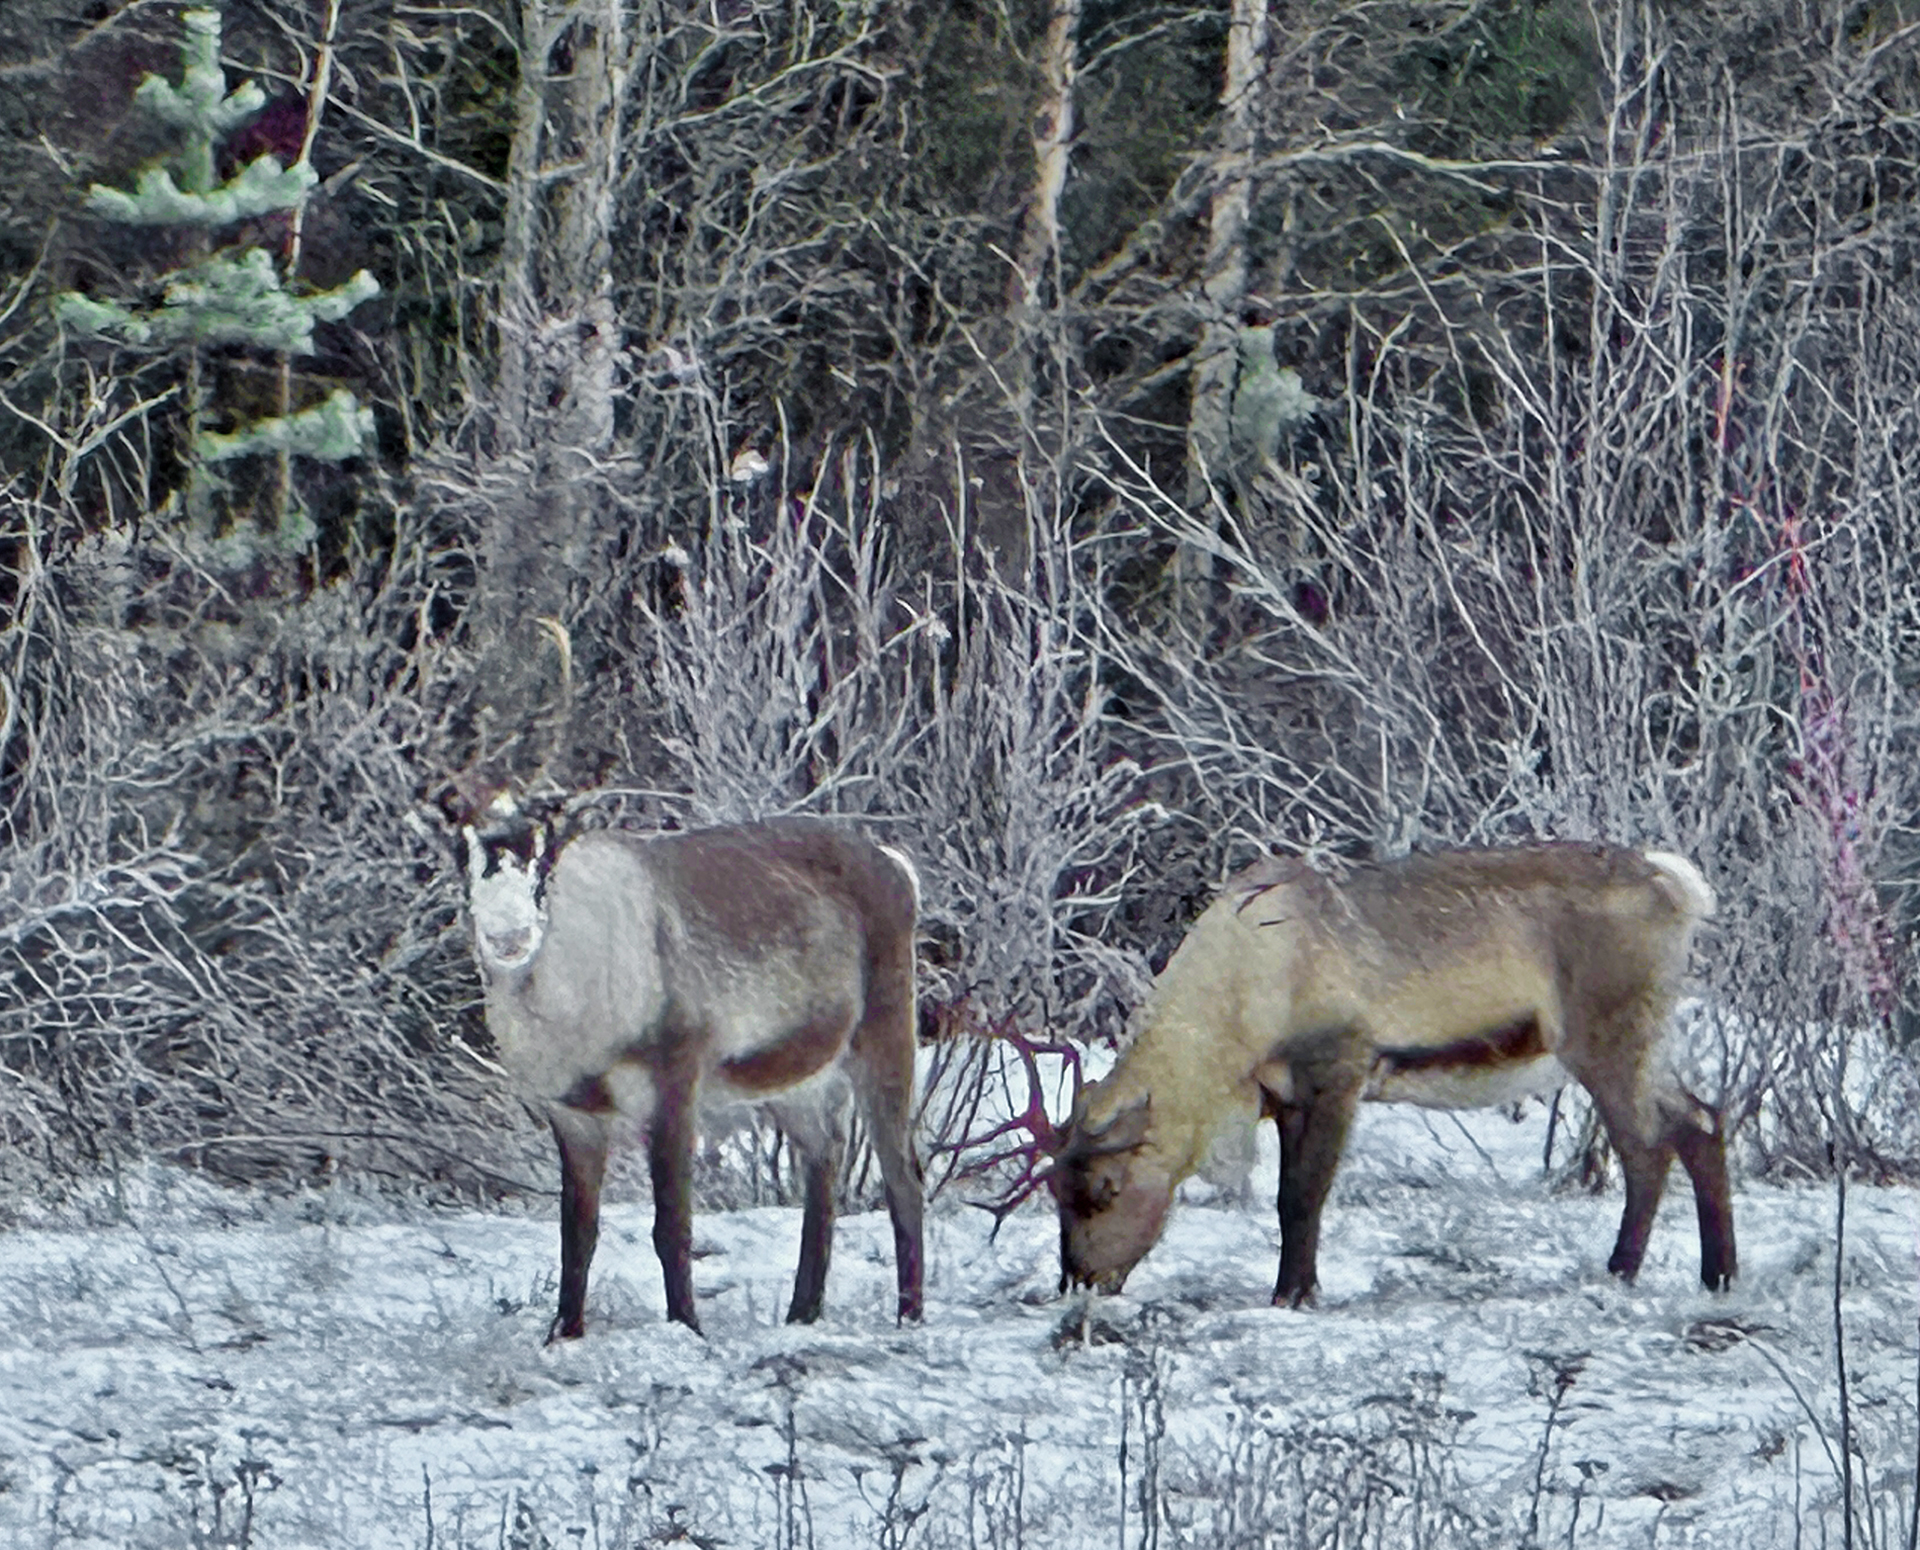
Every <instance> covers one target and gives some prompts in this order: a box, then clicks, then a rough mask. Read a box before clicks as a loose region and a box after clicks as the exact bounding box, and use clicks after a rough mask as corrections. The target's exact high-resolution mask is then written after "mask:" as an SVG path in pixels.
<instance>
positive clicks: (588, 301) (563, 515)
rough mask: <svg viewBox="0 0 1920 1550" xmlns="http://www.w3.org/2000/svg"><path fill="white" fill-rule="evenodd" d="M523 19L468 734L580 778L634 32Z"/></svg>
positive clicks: (548, 0) (604, 14)
mask: <svg viewBox="0 0 1920 1550" xmlns="http://www.w3.org/2000/svg"><path fill="white" fill-rule="evenodd" d="M521 17H522V21H523V31H522V39H521V78H520V84H519V88H518V91H517V92H516V94H515V100H514V109H515V119H514V137H513V146H512V150H511V153H510V156H509V163H508V167H509V190H508V196H507V209H506V232H505V235H504V241H503V254H502V270H501V276H500V315H499V324H498V337H499V365H498V376H497V379H496V383H495V397H494V404H493V410H494V418H493V434H494V441H493V450H494V454H495V459H496V465H495V468H494V474H495V486H496V490H497V492H498V493H497V495H495V496H494V498H491V499H490V500H489V503H488V515H487V518H486V521H485V528H484V536H483V540H482V560H483V564H484V574H483V577H482V582H481V588H482V590H481V594H480V597H479V599H478V601H477V605H476V609H475V616H474V630H475V640H476V643H477V645H478V648H479V653H480V664H479V674H478V682H477V684H476V686H475V687H476V694H477V696H478V700H477V704H476V728H475V730H476V731H477V733H478V736H479V748H478V749H477V756H478V759H479V761H480V762H481V763H483V764H484V765H486V766H487V767H488V769H489V773H491V774H493V775H495V776H496V777H501V778H504V777H509V776H510V777H515V778H519V779H523V780H524V779H527V778H530V777H531V776H532V775H534V774H535V773H543V774H547V775H551V776H552V777H553V778H555V779H558V780H560V781H562V782H563V783H564V782H567V781H569V780H570V779H575V778H578V776H579V775H580V773H581V772H579V771H576V770H572V769H570V768H569V767H568V766H569V763H570V760H571V756H572V750H571V749H570V748H569V746H568V733H569V726H570V723H571V701H572V690H573V672H572V660H571V649H570V645H569V642H570V640H571V638H572V629H573V625H574V623H575V621H576V620H577V619H578V617H579V615H580V613H581V612H582V610H583V608H584V607H585V605H586V603H587V601H588V599H589V596H590V594H591V590H592V586H593V581H594V577H595V574H596V571H597V572H598V573H600V574H604V573H605V567H604V566H596V565H595V563H594V561H595V556H596V554H597V553H598V552H599V551H600V550H601V548H602V546H603V543H604V541H605V540H607V539H608V538H609V537H610V536H611V534H610V531H609V530H610V529H611V528H612V526H613V525H614V513H615V512H616V511H617V509H618V507H617V502H616V501H615V500H614V499H613V498H612V497H613V496H614V494H615V491H614V488H613V486H612V484H611V482H610V480H609V468H610V463H611V453H612V447H613V428H614V421H613V405H614V392H615V388H616V380H615V370H616V367H617V365H618V356H619V345H620V331H619V327H618V319H617V318H616V317H615V314H614V308H613V301H612V297H611V269H612V243H613V230H614V221H615V200H616V194H617V190H618V174H619V152H620V138H619V132H620V115H621V104H622V102H623V100H624V98H625V95H626V85H627V79H628V75H629V72H630V69H631V65H632V59H631V54H632V47H633V43H632V37H633V34H632V32H631V31H630V29H629V25H628V16H627V12H626V0H524V3H523V6H522V9H521Z"/></svg>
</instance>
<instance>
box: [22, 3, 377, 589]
mask: <svg viewBox="0 0 1920 1550" xmlns="http://www.w3.org/2000/svg"><path fill="white" fill-rule="evenodd" d="M183 20H184V22H185V26H186V37H185V39H184V41H183V42H182V45H181V57H182V64H183V72H182V79H181V82H180V84H179V85H178V86H175V85H173V84H171V83H170V82H168V81H166V80H163V79H162V78H161V77H160V76H157V75H149V76H147V77H146V79H145V80H143V81H142V82H141V83H140V86H139V89H138V90H137V91H136V92H135V93H134V100H135V101H136V102H137V103H139V104H140V105H141V106H142V107H143V108H145V109H146V110H147V111H148V112H149V113H151V114H153V115H154V116H155V117H157V118H159V119H162V120H164V121H165V122H166V123H167V124H169V125H172V126H173V127H174V128H175V129H177V131H178V132H179V135H180V139H181V148H180V150H179V151H178V152H177V153H176V154H175V155H174V156H173V157H172V158H171V160H170V164H163V165H157V166H152V167H148V168H146V169H145V170H144V171H142V172H141V173H140V175H139V178H138V180H137V182H136V184H135V187H134V190H133V192H132V193H127V192H125V191H124V190H121V189H116V188H107V187H103V186H102V185H100V184H95V185H94V186H93V188H92V189H91V190H90V191H89V192H88V195H87V201H86V203H87V208H88V209H89V210H91V211H92V212H93V213H94V214H95V215H98V216H100V217H101V218H102V219H105V220H109V221H114V222H118V223H120V224H122V225H127V226H184V227H188V228H197V229H199V230H200V231H203V232H205V233H207V234H209V237H210V236H211V233H212V232H214V231H215V230H216V229H218V228H220V227H223V226H230V225H232V224H234V223H235V222H237V221H242V220H246V219H249V218H252V217H256V216H261V215H267V214H271V213H274V212H276V211H288V210H293V209H296V208H297V207H298V206H299V205H300V203H301V201H302V200H304V199H305V198H306V196H307V193H308V191H309V190H310V189H311V188H312V187H313V185H314V182H315V174H314V171H313V167H312V166H311V164H310V163H308V162H307V161H305V160H302V161H299V162H296V163H295V164H294V165H293V166H291V167H282V166H281V165H280V161H279V159H278V158H277V157H275V156H271V155H265V156H261V157H260V158H259V159H257V160H255V161H253V162H251V163H249V164H248V165H247V166H245V167H243V168H241V169H240V170H239V171H237V172H236V173H235V174H234V175H233V177H231V178H230V179H228V180H227V181H226V182H225V183H220V182H217V181H216V179H217V170H216V166H215V160H214V150H215V147H216V146H217V145H218V144H219V143H220V141H221V140H222V139H223V138H224V137H225V136H227V135H229V134H231V133H232V132H233V131H234V130H236V129H238V128H239V127H240V126H241V125H243V124H245V123H246V122H247V121H248V120H249V119H251V118H252V117H253V116H254V115H255V114H256V113H258V112H259V111H260V110H261V108H262V107H264V106H265V105H266V98H265V95H264V94H263V93H262V92H261V90H260V88H259V87H258V86H256V85H255V84H254V83H253V82H251V81H249V82H246V83H245V84H243V85H241V86H239V87H236V88H235V89H234V90H233V91H231V92H229V91H228V90H227V82H226V72H225V71H224V70H223V69H222V68H221V64H220V13H219V12H218V11H212V10H192V11H188V12H187V13H186V14H185V16H184V18H183ZM153 289H154V291H155V292H157V297H158V299H157V300H148V301H140V302H120V301H113V300H95V299H92V298H90V297H86V296H82V295H80V294H78V293H77V292H72V291H69V292H67V293H66V294H64V295H62V296H61V297H60V298H59V299H58V301H57V302H56V303H55V309H56V312H57V314H58V316H59V318H60V320H61V321H62V322H63V323H65V324H66V325H67V326H68V327H69V328H71V329H73V330H74V331H75V332H77V333H82V334H89V335H92V336H95V337H98V338H103V339H111V340H114V341H116V342H119V343H121V344H126V345H131V346H137V347H144V348H150V349H179V350H184V351H186V352H188V366H187V391H186V401H187V412H188V414H189V416H190V419H191V426H192V438H191V443H190V445H191V456H192V460H193V466H192V467H191V469H190V471H189V478H188V486H187V494H186V506H187V512H188V517H189V524H190V531H191V532H192V534H193V536H195V537H196V538H200V539H202V540H207V541H209V548H210V553H209V558H212V559H214V560H215V561H216V562H225V563H227V564H234V565H237V564H244V563H246V562H248V561H250V560H251V559H252V558H253V557H254V554H255V551H256V543H255V538H254V534H253V532H252V531H250V528H251V524H245V523H242V524H238V525H237V526H236V528H235V530H234V531H232V532H230V533H228V534H227V535H225V536H224V537H217V536H216V532H215V528H216V526H217V522H218V518H217V516H216V514H215V508H216V499H215V497H216V496H217V495H218V494H219V493H220V491H221V490H222V489H223V485H222V483H221V481H220V480H219V478H218V476H217V475H215V474H214V473H213V471H212V469H213V465H216V464H219V463H224V462H226V461H228V460H230V459H234V458H241V457H249V456H255V455H259V454H262V453H277V454H280V455H281V456H291V455H298V456H301V457H308V458H315V459H319V460H321V461H324V462H340V461H342V460H344V459H346V458H349V457H353V456H355V455H356V454H358V453H359V452H360V450H361V448H362V447H363V446H364V445H365V444H366V442H367V441H368V440H369V439H370V437H371V436H372V433H373V411H372V410H370V409H366V408H363V407H362V406H361V405H360V404H359V402H358V401H357V400H356V399H355V398H354V396H353V395H352V394H351V393H349V392H347V391H346V390H345V389H337V390H335V391H334V392H333V393H331V394H330V395H329V396H328V397H327V398H326V399H325V400H323V401H322V402H320V403H318V404H315V405H313V406H312V407H310V408H307V409H302V410H299V411H297V412H293V413H286V414H279V415H270V416H267V417H265V418H261V419H255V420H253V421H251V422H250V423H247V424H244V425H242V426H240V427H239V428H238V429H236V430H233V431H228V432H221V431H216V430H213V429H210V428H209V425H208V420H209V418H210V415H211V412H212V409H213V406H212V405H211V404H209V403H208V402H207V399H208V396H209V395H208V393H207V389H206V379H205V374H204V373H203V371H202V369H201V367H202V363H201V356H200V352H201V350H202V348H203V347H204V346H208V345H243V346H247V347H249V348H252V349H258V350H270V351H279V352H282V353H283V354H285V355H289V356H300V355H311V354H312V353H313V348H314V346H313V328H314V324H315V323H319V322H328V323H331V322H336V321H338V320H339V319H341V318H343V317H345V316H346V315H347V314H348V313H349V312H351V311H352V310H353V309H354V308H355V307H357V306H358V305H359V304H360V303H361V302H363V301H365V300H367V299H368V298H369V297H371V296H374V295H376V294H378V292H379V290H380V286H379V283H378V282H377V281H375V280H374V278H373V276H372V275H370V274H368V273H367V272H366V271H365V270H364V269H363V270H361V271H360V272H359V273H358V274H356V275H355V276H354V277H353V278H352V279H351V280H349V281H348V282H347V283H346V284H345V285H342V286H340V287H339V288H337V289H335V290H331V291H323V292H318V293H311V292H310V293H306V294H299V293H296V292H295V291H292V290H290V289H289V288H288V286H287V284H286V280H285V278H284V277H283V276H282V275H281V274H280V273H279V271H278V269H277V268H276V266H275V264H274V260H273V256H272V255H271V254H270V253H269V252H268V251H267V250H266V249H265V248H261V247H239V248H233V249H228V250H226V251H224V252H211V253H208V254H206V255H205V256H203V257H202V258H200V259H199V260H198V261H197V262H194V263H191V264H188V265H187V266H185V267H183V268H180V269H176V270H173V271H172V272H170V273H168V274H165V275H162V276H160V277H158V279H157V281H156V282H155V284H154V287H153ZM279 504H280V510H279V511H278V512H277V513H275V515H274V517H273V519H272V521H273V532H272V538H271V547H272V548H273V549H275V550H277V551H278V552H280V553H282V554H292V553H297V552H299V551H301V550H304V549H306V548H307V547H308V546H309V545H310V544H311V543H312V541H313V538H314V526H313V522H312V520H311V518H310V517H309V516H308V515H307V513H306V512H305V510H304V509H303V508H302V507H301V506H300V504H299V502H298V501H297V500H296V499H294V498H293V497H292V496H291V495H290V494H288V495H283V499H282V500H281V502H280V503H279Z"/></svg>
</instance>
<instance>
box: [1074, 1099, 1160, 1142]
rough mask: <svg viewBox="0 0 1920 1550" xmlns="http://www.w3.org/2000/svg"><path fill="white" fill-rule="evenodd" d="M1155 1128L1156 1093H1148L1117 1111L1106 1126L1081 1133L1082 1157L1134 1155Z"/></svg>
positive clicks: (1109, 1118)
mask: <svg viewBox="0 0 1920 1550" xmlns="http://www.w3.org/2000/svg"><path fill="white" fill-rule="evenodd" d="M1152 1128H1153V1094H1151V1093H1149V1094H1147V1096H1146V1097H1144V1098H1142V1099H1141V1100H1140V1101H1139V1102H1138V1103H1131V1104H1128V1105H1127V1107H1126V1108H1124V1109H1119V1110H1116V1111H1115V1112H1114V1113H1113V1114H1112V1115H1111V1116H1109V1117H1108V1119H1107V1120H1106V1122H1105V1123H1104V1124H1101V1125H1099V1126H1097V1127H1095V1128H1093V1129H1090V1130H1085V1131H1082V1132H1081V1135H1082V1137H1083V1140H1084V1146H1083V1153H1082V1154H1083V1155H1084V1156H1087V1157H1114V1156H1118V1155H1119V1154H1120V1153H1121V1152H1131V1151H1132V1150H1133V1149H1134V1148H1135V1147H1137V1146H1139V1145H1140V1144H1141V1142H1143V1141H1145V1140H1146V1139H1147V1132H1148V1131H1149V1130H1151V1129H1152Z"/></svg>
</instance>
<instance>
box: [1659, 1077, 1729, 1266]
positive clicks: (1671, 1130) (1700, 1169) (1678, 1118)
mask: <svg viewBox="0 0 1920 1550" xmlns="http://www.w3.org/2000/svg"><path fill="white" fill-rule="evenodd" d="M1685 1097H1686V1099H1687V1102H1688V1104H1689V1105H1690V1107H1689V1108H1688V1110H1687V1112H1686V1113H1685V1114H1680V1115H1671V1116H1669V1119H1668V1129H1667V1137H1668V1140H1669V1141H1670V1142H1671V1143H1672V1145H1673V1149H1674V1150H1675V1151H1676V1152H1678V1153H1679V1155H1680V1166H1681V1167H1683V1168H1685V1169H1686V1170H1687V1177H1688V1178H1689V1179H1691V1180H1692V1181H1693V1209H1694V1214H1695V1215H1696V1216H1698V1217H1699V1219H1700V1281H1701V1284H1702V1285H1704V1286H1705V1287H1706V1288H1707V1290H1708V1291H1713V1292H1724V1291H1725V1290H1726V1289H1727V1288H1728V1287H1730V1286H1732V1285H1733V1278H1734V1276H1735V1275H1736V1274H1738V1273H1739V1269H1740V1256H1739V1253H1738V1252H1737V1250H1736V1249H1735V1247H1734V1241H1733V1195H1732V1191H1731V1190H1730V1188H1729V1187H1728V1184H1727V1143H1726V1136H1725V1134H1724V1132H1723V1131H1722V1130H1721V1126H1720V1116H1719V1114H1718V1113H1717V1112H1716V1111H1715V1110H1713V1109H1712V1108H1709V1107H1708V1106H1707V1105H1706V1104H1704V1103H1702V1102H1700V1100H1699V1099H1697V1098H1695V1097H1694V1096H1693V1095H1692V1094H1691V1093H1688V1094H1685Z"/></svg>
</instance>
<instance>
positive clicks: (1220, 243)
mask: <svg viewBox="0 0 1920 1550" xmlns="http://www.w3.org/2000/svg"><path fill="white" fill-rule="evenodd" d="M1267 3H1268V0H1233V14H1232V16H1231V17H1230V19H1229V20H1228V23H1227V72H1226V87H1225V90H1223V91H1222V92H1221V94H1220V108H1221V113H1222V116H1223V119H1224V123H1223V125H1222V128H1221V134H1220V153H1219V161H1218V163H1217V167H1218V171H1217V174H1216V178H1215V181H1214V185H1213V198H1212V201H1211V204H1210V208H1209V211H1208V219H1207V257H1206V267H1205V270H1204V271H1203V278H1202V281H1201V295H1202V297H1203V315H1202V319H1201V325H1200V342H1199V344H1198V345H1197V346H1196V348H1195V350H1194V355H1193V376H1192V382H1191V386H1190V389H1189V391H1190V395H1191V396H1190V399H1189V408H1188V411H1187V506H1188V508H1189V509H1190V510H1197V509H1199V508H1201V507H1203V506H1205V505H1206V503H1207V501H1208V499H1209V495H1208V486H1209V483H1211V484H1213V485H1215V486H1219V485H1221V484H1222V483H1223V481H1225V479H1226V477H1227V474H1228V471H1229V470H1228V460H1229V458H1230V456H1231V446H1230V439H1229V429H1228V427H1229V421H1230V418H1231V415H1232V412H1233V383H1234V376H1235V373H1236V367H1237V364H1238V356H1237V353H1236V352H1237V345H1238V339H1239V332H1240V325H1241V322H1242V318H1241V315H1240V314H1241V306H1242V304H1243V303H1244V302H1245V300H1246V295H1247V217H1248V215H1249V213H1250V212H1251V210H1252V208H1253V164H1254V150H1255V141H1256V139H1257V135H1258V128H1259V113H1258V108H1259V105H1260V103H1261V101H1262V100H1263V97H1264V93H1263V92H1262V91H1261V90H1260V82H1261V79H1262V77H1261V64H1262V62H1263V61H1264V59H1265V57H1266V52H1267V36H1268V19H1267ZM1208 569H1209V567H1208V565H1207V562H1206V560H1205V559H1204V557H1202V556H1201V555H1198V554H1195V553H1194V552H1193V551H1191V550H1188V549H1182V550H1180V551H1179V552H1178V553H1176V554H1175V556H1174V561H1173V581H1174V593H1175V606H1176V608H1177V609H1178V610H1179V611H1180V614H1181V616H1182V617H1183V618H1185V619H1186V620H1188V621H1189V622H1190V623H1193V622H1197V621H1198V618H1199V617H1200V615H1201V613H1202V612H1203V609H1202V608H1201V606H1200V605H1201V602H1202V599H1201V598H1200V596H1199V589H1200V586H1201V583H1202V580H1203V578H1204V576H1205V575H1206V573H1207V570H1208Z"/></svg>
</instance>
